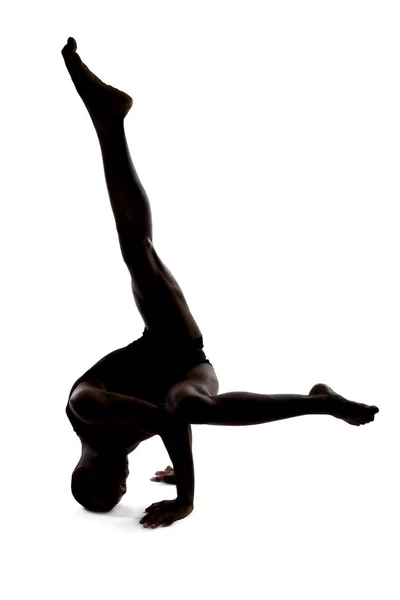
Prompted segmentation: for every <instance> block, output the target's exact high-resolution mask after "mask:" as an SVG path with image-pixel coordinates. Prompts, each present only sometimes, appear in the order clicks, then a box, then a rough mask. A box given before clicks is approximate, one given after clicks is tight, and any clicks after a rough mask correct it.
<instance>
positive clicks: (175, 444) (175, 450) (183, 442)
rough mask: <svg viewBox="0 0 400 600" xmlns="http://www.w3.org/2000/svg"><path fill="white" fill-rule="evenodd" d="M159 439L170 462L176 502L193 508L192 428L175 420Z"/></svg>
mask: <svg viewBox="0 0 400 600" xmlns="http://www.w3.org/2000/svg"><path fill="white" fill-rule="evenodd" d="M160 437H161V439H162V441H163V442H164V446H165V448H166V450H167V452H168V454H169V457H170V459H171V461H172V464H173V467H174V472H175V478H176V491H177V500H178V501H179V502H182V504H186V505H189V506H192V507H193V501H194V464H193V453H192V428H191V426H190V424H188V423H187V422H183V421H180V420H179V421H178V420H176V421H175V423H174V425H173V426H170V427H168V428H166V429H165V430H164V431H163V432H162V433H160Z"/></svg>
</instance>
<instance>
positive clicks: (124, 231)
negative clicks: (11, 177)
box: [62, 38, 378, 528]
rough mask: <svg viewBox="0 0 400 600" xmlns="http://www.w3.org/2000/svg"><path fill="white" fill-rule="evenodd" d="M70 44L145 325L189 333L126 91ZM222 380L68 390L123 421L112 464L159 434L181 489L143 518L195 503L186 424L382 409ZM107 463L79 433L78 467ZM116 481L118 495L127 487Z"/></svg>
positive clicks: (82, 403) (357, 420) (103, 417)
mask: <svg viewBox="0 0 400 600" xmlns="http://www.w3.org/2000/svg"><path fill="white" fill-rule="evenodd" d="M76 50H77V45H76V42H75V40H73V38H69V39H68V43H67V45H66V46H65V47H64V48H63V50H62V55H63V57H64V60H65V64H66V67H67V69H68V71H69V74H70V76H71V78H72V81H73V83H74V85H75V87H76V90H77V92H78V94H79V95H80V97H81V99H82V100H83V102H84V104H85V106H86V108H87V110H88V112H89V115H90V117H91V120H92V122H93V125H94V127H95V130H96V133H97V136H98V139H99V143H100V148H101V152H102V159H103V166H104V173H105V178H106V184H107V189H108V192H109V198H110V203H111V208H112V211H113V215H114V218H115V225H116V229H117V232H118V236H119V242H120V246H121V253H122V257H123V259H124V262H125V264H126V266H127V268H128V270H129V273H130V275H131V282H132V292H133V297H134V300H135V303H136V306H137V308H138V310H139V312H140V314H141V316H142V318H143V321H144V323H145V325H146V328H147V329H148V330H149V331H152V332H156V333H157V334H160V335H163V336H167V337H168V336H174V335H177V334H178V333H179V334H184V335H186V336H187V337H189V338H192V339H195V338H197V337H199V336H200V335H201V331H200V328H199V327H198V325H197V323H196V321H195V319H194V317H193V315H192V313H191V312H190V309H189V307H188V305H187V303H186V300H185V297H184V295H183V292H182V290H181V288H180V286H179V285H178V283H177V281H176V280H175V278H174V277H173V275H172V273H171V272H170V271H169V270H168V268H167V267H166V266H165V265H164V263H163V262H162V261H161V259H160V257H159V256H158V254H157V252H156V250H155V248H154V245H153V236H152V219H151V211H150V204H149V201H148V198H147V195H146V193H145V191H144V189H143V186H142V185H141V183H140V180H139V178H138V176H137V173H136V170H135V168H134V165H133V163H132V159H131V156H130V153H129V149H128V145H127V141H126V137H125V133H124V127H123V123H124V119H125V117H126V116H127V114H128V112H129V110H130V108H131V106H132V98H131V97H130V96H129V95H128V94H126V93H124V92H122V91H120V90H117V89H116V88H113V87H111V86H108V85H106V84H105V83H103V82H102V81H101V80H100V79H98V78H97V77H96V76H95V75H94V74H93V73H91V71H89V69H88V68H87V67H86V66H85V65H84V64H83V63H82V61H81V59H80V57H79V56H78V54H77V52H76ZM218 389H219V384H218V379H217V376H216V374H215V371H214V369H213V367H211V366H210V365H209V364H205V363H204V364H200V365H198V366H196V367H194V368H193V369H191V371H189V373H188V374H187V376H186V378H185V380H183V381H180V382H178V383H177V384H175V385H174V386H173V387H172V388H171V389H170V390H169V392H168V394H167V397H166V402H165V409H161V408H158V407H156V406H154V405H153V404H149V403H147V402H144V401H143V400H141V399H140V398H133V397H131V396H123V395H121V394H115V393H113V391H112V390H107V389H106V387H105V385H104V384H103V383H102V382H101V381H87V382H83V383H81V384H79V385H78V386H77V387H76V389H75V391H74V393H73V394H72V396H71V398H70V401H69V406H70V408H71V411H72V412H73V414H74V416H75V417H76V419H78V420H79V419H80V420H81V421H82V422H85V423H88V424H92V425H103V426H104V425H110V426H112V427H118V426H122V425H123V426H128V427H130V428H131V429H132V445H131V446H130V447H129V448H127V449H126V452H125V453H120V454H118V455H117V454H116V455H115V457H113V461H114V462H113V464H115V472H117V470H118V469H119V470H120V471H121V469H122V467H123V465H124V461H126V455H127V454H129V452H131V451H132V450H133V449H135V448H136V447H137V446H138V445H139V443H141V441H144V440H145V439H149V437H152V436H153V435H160V436H161V438H162V439H163V441H164V444H165V446H166V449H167V451H168V453H169V455H170V457H171V460H172V463H173V465H174V468H172V467H169V468H167V469H166V470H165V471H164V472H162V471H160V472H157V473H156V476H155V478H153V481H164V482H166V483H175V484H176V485H177V493H178V496H177V499H176V500H174V501H163V502H161V503H154V504H153V505H151V506H150V507H147V509H146V515H145V516H144V517H143V518H142V519H141V521H140V522H141V523H142V524H143V525H144V527H153V528H154V527H158V526H160V525H170V524H171V523H172V522H174V521H175V520H178V519H182V518H184V517H185V516H187V515H188V514H190V513H191V512H192V510H193V494H194V470H193V459H192V453H191V430H190V424H209V425H252V424H259V423H267V422H271V421H275V420H280V419H287V418H292V417H296V416H301V415H308V414H326V415H330V416H334V417H336V418H338V419H341V420H343V421H345V422H347V423H349V424H351V425H356V426H359V425H364V424H365V423H369V422H371V421H373V420H374V415H375V414H376V413H377V412H378V408H377V407H376V406H368V405H365V404H360V403H358V402H352V401H349V400H347V399H346V398H344V397H343V396H340V395H339V394H337V393H336V392H334V391H333V390H332V389H331V388H329V387H328V386H326V385H325V384H317V385H316V386H314V387H313V388H312V389H311V390H310V393H309V394H308V395H296V394H279V395H271V394H269V395H266V394H255V393H250V392H230V393H226V394H218ZM178 439H179V440H180V441H179V443H178V442H177V441H176V440H178ZM111 462H112V461H111V459H110V456H109V455H107V454H106V453H105V452H102V451H101V450H100V451H97V452H96V451H94V450H93V448H91V447H90V445H89V444H88V443H87V442H86V441H85V440H82V456H81V461H80V463H78V465H81V466H82V468H83V469H86V470H90V469H91V471H92V474H93V473H95V472H96V470H97V476H98V477H101V476H102V472H103V471H104V465H105V464H111ZM96 464H97V469H96ZM117 467H118V469H117ZM110 470H111V471H112V468H111V467H110ZM125 474H126V472H125ZM122 484H123V482H121V490H122V493H121V497H122V495H123V493H125V492H124V491H123V485H122ZM114 501H115V500H113V502H114ZM117 501H119V500H117ZM92 504H93V505H94V504H96V505H97V506H99V507H103V508H102V509H104V510H107V509H108V510H109V509H110V508H112V506H111V504H112V502H111V495H110V497H109V498H108V499H107V498H106V499H99V498H97V497H93V502H92ZM107 507H108V508H107Z"/></svg>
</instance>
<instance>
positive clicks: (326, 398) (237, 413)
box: [172, 384, 379, 425]
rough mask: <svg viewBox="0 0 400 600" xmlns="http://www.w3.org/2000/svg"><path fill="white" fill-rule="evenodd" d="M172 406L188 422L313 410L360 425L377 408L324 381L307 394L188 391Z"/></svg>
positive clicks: (242, 421)
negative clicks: (203, 392)
mask: <svg viewBox="0 0 400 600" xmlns="http://www.w3.org/2000/svg"><path fill="white" fill-rule="evenodd" d="M175 409H176V412H177V413H178V412H179V414H180V415H181V416H183V417H184V418H185V419H186V420H187V421H188V422H189V423H192V424H206V425H256V424H260V423H269V422H271V421H278V420H281V419H288V418H291V417H298V416H301V415H313V414H314V415H331V416H333V417H337V418H339V419H342V420H344V421H346V422H347V423H349V424H351V425H363V424H365V423H368V422H370V421H373V420H374V415H375V414H376V413H377V412H378V411H379V409H378V408H377V407H376V406H367V405H366V404H360V403H358V402H352V401H350V400H346V398H343V396H340V395H339V394H336V393H335V392H334V391H333V390H332V389H331V388H329V387H328V386H326V385H324V384H317V385H315V386H314V387H313V388H312V389H311V390H310V394H309V395H307V396H302V395H298V394H269V395H263V394H253V393H249V392H230V393H227V394H218V395H215V396H206V395H201V394H197V395H194V396H192V397H191V396H190V395H188V396H186V397H185V398H181V401H180V402H179V403H178V404H177V405H175ZM172 412H174V411H172Z"/></svg>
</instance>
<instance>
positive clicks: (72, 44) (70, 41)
mask: <svg viewBox="0 0 400 600" xmlns="http://www.w3.org/2000/svg"><path fill="white" fill-rule="evenodd" d="M67 44H68V46H69V47H70V49H71V50H72V52H76V49H77V47H78V46H77V44H76V41H75V40H74V38H73V37H69V38H68V42H67Z"/></svg>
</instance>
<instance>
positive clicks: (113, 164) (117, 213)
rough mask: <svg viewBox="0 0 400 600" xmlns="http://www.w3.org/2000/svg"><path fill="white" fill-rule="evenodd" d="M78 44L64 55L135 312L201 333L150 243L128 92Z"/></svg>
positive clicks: (168, 328)
mask: <svg viewBox="0 0 400 600" xmlns="http://www.w3.org/2000/svg"><path fill="white" fill-rule="evenodd" d="M76 48H77V45H76V42H75V40H74V39H73V38H68V43H67V45H66V46H65V47H64V48H63V50H62V55H63V57H64V60H65V64H66V66H67V69H68V71H69V74H70V75H71V78H72V81H73V83H74V85H75V87H76V90H77V92H78V94H79V95H80V97H81V98H82V100H83V102H84V104H85V106H86V108H87V110H88V112H89V115H90V117H91V119H92V122H93V124H94V127H95V130H96V133H97V136H98V139H99V143H100V148H101V153H102V158H103V166H104V173H105V178H106V183H107V189H108V193H109V197H110V203H111V208H112V211H113V214H114V218H115V224H116V228H117V232H118V237H119V242H120V246H121V252H122V256H123V259H124V261H125V263H126V265H127V267H128V270H129V272H130V275H131V278H132V291H133V295H134V299H135V302H136V305H137V307H138V309H139V312H140V313H141V315H142V318H143V320H144V322H145V324H146V327H147V329H149V330H151V331H154V332H162V333H172V332H173V333H175V334H178V335H179V334H181V335H182V336H189V337H191V338H197V337H200V335H201V332H200V329H199V328H198V326H197V324H196V322H195V320H194V318H193V316H192V314H191V312H190V310H189V308H188V306H187V303H186V300H185V298H184V295H183V292H182V290H181V288H180V287H179V285H178V283H177V282H176V280H175V279H174V277H173V275H172V274H171V272H170V271H169V270H168V269H167V267H166V266H165V265H164V264H163V262H162V261H161V260H160V258H159V256H158V255H157V253H156V251H155V249H154V246H153V243H152V239H153V234H152V219H151V211H150V204H149V200H148V197H147V195H146V192H145V191H144V189H143V186H142V184H141V183H140V180H139V178H138V175H137V173H136V170H135V167H134V165H133V162H132V158H131V155H130V152H129V148H128V144H127V141H126V137H125V131H124V118H125V116H126V115H127V114H128V112H129V110H130V108H131V106H132V98H131V97H130V96H128V94H125V93H124V92H121V91H120V90H117V89H116V88H113V87H111V86H109V85H106V84H105V83H103V82H102V81H101V80H100V79H99V78H98V77H96V76H95V75H94V74H93V73H91V71H89V69H88V68H87V67H86V65H84V64H83V63H82V61H81V59H80V57H79V55H78V54H77V52H76Z"/></svg>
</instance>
